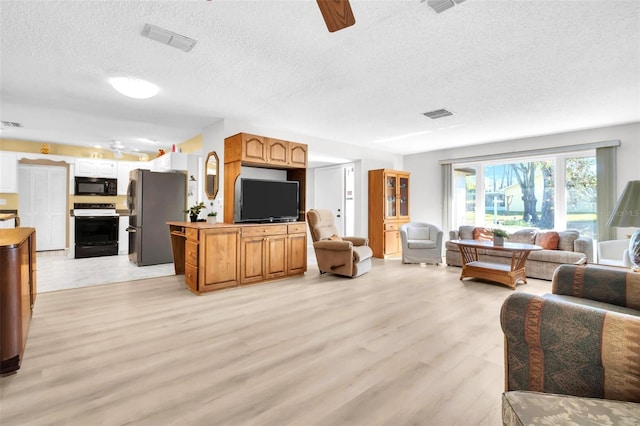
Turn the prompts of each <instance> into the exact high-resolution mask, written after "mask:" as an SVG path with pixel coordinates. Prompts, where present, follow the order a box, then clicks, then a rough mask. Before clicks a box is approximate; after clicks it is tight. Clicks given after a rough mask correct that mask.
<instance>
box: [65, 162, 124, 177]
mask: <svg viewBox="0 0 640 426" xmlns="http://www.w3.org/2000/svg"><path fill="white" fill-rule="evenodd" d="M75 175H76V176H88V177H101V178H117V177H118V167H117V166H116V162H115V161H111V160H101V159H95V158H78V159H77V160H76V161H75Z"/></svg>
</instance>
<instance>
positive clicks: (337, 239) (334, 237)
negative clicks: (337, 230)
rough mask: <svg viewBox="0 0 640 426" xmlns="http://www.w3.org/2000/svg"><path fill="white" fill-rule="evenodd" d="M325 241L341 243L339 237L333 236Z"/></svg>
mask: <svg viewBox="0 0 640 426" xmlns="http://www.w3.org/2000/svg"><path fill="white" fill-rule="evenodd" d="M327 240H329V241H342V238H340V236H339V235H336V234H333V235H332V236H330V237H329V238H327Z"/></svg>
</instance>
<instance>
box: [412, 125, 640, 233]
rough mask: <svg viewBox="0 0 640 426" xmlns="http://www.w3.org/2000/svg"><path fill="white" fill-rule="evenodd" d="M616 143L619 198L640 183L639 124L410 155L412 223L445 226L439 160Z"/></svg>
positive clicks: (625, 231) (624, 230) (629, 229)
mask: <svg viewBox="0 0 640 426" xmlns="http://www.w3.org/2000/svg"><path fill="white" fill-rule="evenodd" d="M613 140H619V141H620V142H621V146H620V147H619V148H618V151H617V152H618V158H617V161H618V170H617V184H616V186H617V194H616V197H617V196H619V195H620V193H621V192H622V190H623V189H624V186H625V185H626V183H627V182H628V181H630V180H638V179H640V167H639V166H638V160H639V159H640V123H632V124H624V125H619V126H611V127H602V128H598V129H591V130H581V131H576V132H569V133H558V134H554V135H546V136H538V137H533V138H525V139H514V140H510V141H503V142H494V143H489V144H483V145H475V146H469V147H464V148H456V149H448V150H441V151H431V152H425V153H420V154H412V155H407V156H405V157H404V169H405V170H406V171H408V172H411V188H410V196H411V204H410V206H409V207H410V209H411V211H410V213H411V219H412V220H416V221H425V222H432V223H437V224H440V223H441V222H442V182H441V175H440V173H441V171H440V164H439V161H440V160H446V159H455V158H465V157H474V156H481V155H491V154H501V153H517V152H519V151H526V150H531V149H543V148H551V147H558V146H571V145H578V144H585V143H593V142H604V141H613ZM630 231H631V228H619V229H618V237H619V238H624V235H625V234H629V233H630Z"/></svg>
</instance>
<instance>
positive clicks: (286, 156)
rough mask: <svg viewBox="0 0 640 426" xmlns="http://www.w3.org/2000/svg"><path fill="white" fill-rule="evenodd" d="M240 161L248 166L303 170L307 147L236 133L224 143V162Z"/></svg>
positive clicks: (300, 144) (305, 163)
mask: <svg viewBox="0 0 640 426" xmlns="http://www.w3.org/2000/svg"><path fill="white" fill-rule="evenodd" d="M235 161H241V162H242V163H243V164H246V165H250V166H261V167H269V168H282V169H293V168H300V169H305V168H306V167H307V145H305V144H303V143H297V142H289V141H285V140H281V139H275V138H269V137H264V136H257V135H251V134H249V133H238V134H237V135H233V136H230V137H228V138H226V139H225V142H224V162H225V164H227V163H232V162H235Z"/></svg>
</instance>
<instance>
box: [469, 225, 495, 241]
mask: <svg viewBox="0 0 640 426" xmlns="http://www.w3.org/2000/svg"><path fill="white" fill-rule="evenodd" d="M473 239H474V240H480V241H491V240H493V234H492V233H491V231H490V230H488V229H487V228H481V227H477V228H475V229H474V230H473Z"/></svg>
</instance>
